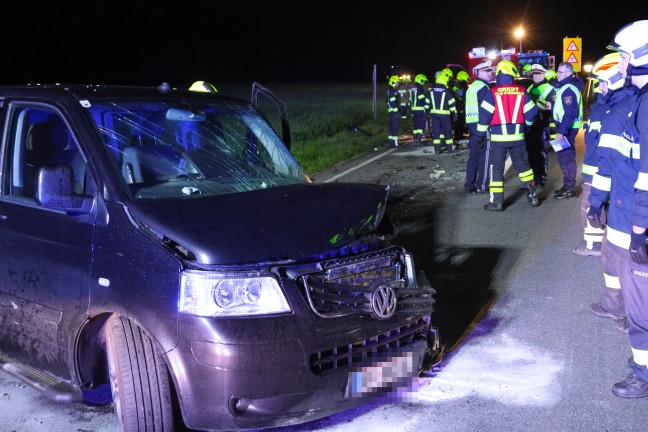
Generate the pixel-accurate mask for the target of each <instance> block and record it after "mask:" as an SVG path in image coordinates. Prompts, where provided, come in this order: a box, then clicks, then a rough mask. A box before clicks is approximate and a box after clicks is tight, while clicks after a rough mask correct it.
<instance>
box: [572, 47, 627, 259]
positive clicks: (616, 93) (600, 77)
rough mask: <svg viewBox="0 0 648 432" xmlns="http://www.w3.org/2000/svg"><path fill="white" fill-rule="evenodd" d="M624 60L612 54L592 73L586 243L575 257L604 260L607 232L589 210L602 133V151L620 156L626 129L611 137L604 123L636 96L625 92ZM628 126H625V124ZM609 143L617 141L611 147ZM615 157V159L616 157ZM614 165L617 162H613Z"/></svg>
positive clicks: (585, 192) (586, 127)
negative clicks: (594, 95) (618, 143)
mask: <svg viewBox="0 0 648 432" xmlns="http://www.w3.org/2000/svg"><path fill="white" fill-rule="evenodd" d="M620 60H621V54H619V53H610V54H607V55H605V56H603V57H601V58H600V59H598V60H597V61H596V62H595V63H594V66H593V67H592V72H591V73H590V79H592V80H595V81H596V84H595V87H594V93H597V94H598V97H597V100H596V102H595V103H594V104H593V105H592V106H591V108H590V115H589V119H588V120H587V122H586V123H585V124H584V125H583V130H584V132H585V134H584V135H585V154H584V156H583V165H582V169H581V172H582V175H583V186H582V187H583V193H582V194H581V211H580V222H581V226H582V228H583V241H582V242H581V245H580V246H579V247H577V248H574V249H573V250H572V252H574V253H575V254H576V255H581V256H601V246H602V242H603V237H604V233H605V231H604V230H603V229H601V228H598V227H593V226H592V225H591V224H590V223H589V220H588V218H587V214H588V211H589V208H590V202H589V196H590V191H591V189H592V183H593V181H594V176H595V175H596V173H597V172H598V165H599V152H598V148H599V145H600V139H601V136H602V135H601V131H602V130H604V131H605V139H604V140H603V143H602V144H603V145H602V148H610V147H612V150H613V152H614V153H617V150H618V149H617V148H616V147H617V146H616V145H615V144H616V140H618V139H622V138H621V136H620V135H621V132H622V131H623V129H620V128H619V129H617V130H616V131H615V134H614V135H611V134H610V128H609V127H606V129H603V125H604V123H606V122H605V121H604V120H605V119H606V118H607V116H608V115H609V114H611V113H612V111H613V107H614V106H615V105H617V104H618V103H619V102H622V101H624V100H626V99H627V98H628V97H629V96H631V95H632V94H634V92H632V91H630V90H629V89H624V88H623V77H622V75H621V70H620V69H619V66H618V64H619V61H620ZM623 126H625V122H623ZM610 139H613V140H614V141H613V142H612V143H609V142H607V141H609V140H610ZM603 153H604V155H607V154H608V150H604V151H603ZM614 153H613V155H614ZM610 160H612V161H614V159H610ZM602 164H606V167H605V168H604V175H605V176H607V178H609V175H608V173H607V165H609V162H607V161H605V162H602ZM602 178H603V177H598V180H599V181H598V182H597V185H598V189H599V190H600V189H601V188H607V185H608V182H601V179H602ZM603 193H604V194H605V195H609V188H607V190H606V191H603ZM608 198H609V196H605V201H602V202H601V203H600V206H597V207H596V208H600V210H601V212H600V213H601V214H600V216H599V217H598V218H599V219H600V220H601V221H602V224H603V225H604V224H605V220H606V219H607V217H606V214H607V208H608V205H607V199H608Z"/></svg>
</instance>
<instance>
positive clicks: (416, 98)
mask: <svg viewBox="0 0 648 432" xmlns="http://www.w3.org/2000/svg"><path fill="white" fill-rule="evenodd" d="M427 82H428V79H427V77H426V76H425V75H423V74H418V75H416V76H415V77H414V85H413V86H412V89H411V91H410V109H411V110H412V120H413V122H414V128H413V131H412V132H413V133H414V145H417V146H420V145H421V144H422V142H421V138H422V136H423V128H424V127H425V118H426V116H427V111H428V109H430V99H428V96H427V92H426V91H425V87H424V86H425V84H427Z"/></svg>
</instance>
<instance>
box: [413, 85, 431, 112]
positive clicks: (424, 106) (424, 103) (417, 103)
mask: <svg viewBox="0 0 648 432" xmlns="http://www.w3.org/2000/svg"><path fill="white" fill-rule="evenodd" d="M428 109H430V99H428V97H427V95H426V92H425V88H423V86H422V85H421V84H419V83H415V84H414V86H413V87H412V89H411V90H410V110H412V111H427V110H428Z"/></svg>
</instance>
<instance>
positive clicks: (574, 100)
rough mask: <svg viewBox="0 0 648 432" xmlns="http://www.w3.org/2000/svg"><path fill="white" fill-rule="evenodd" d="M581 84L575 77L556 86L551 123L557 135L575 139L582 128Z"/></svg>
mask: <svg viewBox="0 0 648 432" xmlns="http://www.w3.org/2000/svg"><path fill="white" fill-rule="evenodd" d="M582 88H583V82H582V81H581V80H579V79H576V78H575V77H570V78H566V79H564V80H562V81H559V82H558V83H557V84H556V100H555V101H554V103H553V105H552V108H553V111H552V112H553V121H554V122H555V123H556V128H557V129H558V133H560V134H562V135H564V136H566V137H568V138H572V139H573V138H575V137H576V135H577V134H578V130H579V129H580V128H581V126H583V98H582V97H581V90H582Z"/></svg>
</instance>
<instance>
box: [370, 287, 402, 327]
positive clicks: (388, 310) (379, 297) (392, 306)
mask: <svg viewBox="0 0 648 432" xmlns="http://www.w3.org/2000/svg"><path fill="white" fill-rule="evenodd" d="M371 308H372V309H373V313H374V315H375V316H376V317H377V318H379V319H387V318H391V317H392V316H394V313H396V293H395V292H394V290H393V289H392V287H390V286H389V285H380V286H378V288H376V289H375V290H374V292H373V294H372V296H371Z"/></svg>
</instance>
